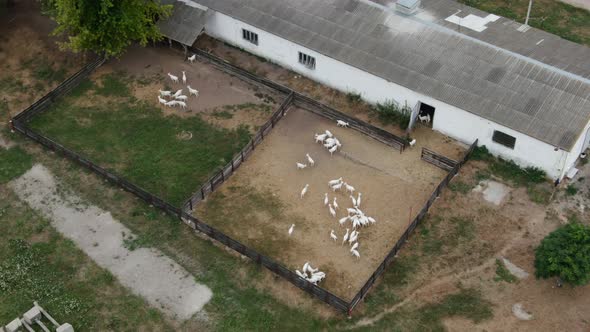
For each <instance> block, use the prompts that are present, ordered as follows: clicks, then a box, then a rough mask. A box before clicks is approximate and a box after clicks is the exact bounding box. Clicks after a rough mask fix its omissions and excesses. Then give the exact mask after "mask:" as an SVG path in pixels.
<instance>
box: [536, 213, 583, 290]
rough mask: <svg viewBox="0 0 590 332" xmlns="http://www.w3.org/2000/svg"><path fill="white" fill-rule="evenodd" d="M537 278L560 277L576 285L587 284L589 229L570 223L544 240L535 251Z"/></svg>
mask: <svg viewBox="0 0 590 332" xmlns="http://www.w3.org/2000/svg"><path fill="white" fill-rule="evenodd" d="M535 275H536V276H537V278H549V277H560V278H561V279H562V280H563V281H564V282H567V283H569V284H572V285H575V286H578V285H584V284H587V283H588V281H590V227H588V226H585V225H582V224H580V223H577V222H571V223H569V224H567V225H565V226H562V227H560V228H558V229H557V230H555V231H553V232H552V233H550V234H549V235H547V237H545V238H544V239H543V240H542V241H541V244H540V245H539V247H537V249H535Z"/></svg>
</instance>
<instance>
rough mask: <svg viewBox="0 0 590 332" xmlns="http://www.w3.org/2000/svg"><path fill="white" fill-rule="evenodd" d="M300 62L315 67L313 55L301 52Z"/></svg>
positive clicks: (308, 66) (311, 67) (310, 67)
mask: <svg viewBox="0 0 590 332" xmlns="http://www.w3.org/2000/svg"><path fill="white" fill-rule="evenodd" d="M299 63H300V64H302V65H304V66H305V67H307V68H309V69H315V58H314V57H312V56H311V55H307V54H305V53H301V52H299Z"/></svg>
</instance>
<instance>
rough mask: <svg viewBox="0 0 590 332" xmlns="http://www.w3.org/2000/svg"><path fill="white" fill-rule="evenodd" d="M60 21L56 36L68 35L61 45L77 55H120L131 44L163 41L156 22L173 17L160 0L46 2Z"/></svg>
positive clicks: (49, 9)
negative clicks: (81, 52)
mask: <svg viewBox="0 0 590 332" xmlns="http://www.w3.org/2000/svg"><path fill="white" fill-rule="evenodd" d="M44 2H45V3H44V7H45V8H46V9H47V11H48V13H49V14H50V15H51V16H52V17H53V19H54V20H55V21H56V22H57V24H58V26H57V28H56V29H55V31H54V33H55V34H57V35H65V36H67V37H68V39H67V41H65V42H63V43H61V46H62V47H64V48H67V49H70V50H72V51H75V52H79V51H93V52H96V53H99V54H104V55H106V56H109V57H110V56H118V55H120V54H121V53H123V52H124V51H125V49H126V48H127V47H128V46H129V45H130V44H131V43H132V42H139V43H140V44H141V45H146V44H147V43H148V42H149V41H152V40H158V39H159V38H161V35H160V32H159V30H158V27H157V26H156V20H157V19H158V18H165V17H167V16H169V15H170V12H171V10H172V6H170V5H162V4H160V3H159V2H158V1H157V0H44Z"/></svg>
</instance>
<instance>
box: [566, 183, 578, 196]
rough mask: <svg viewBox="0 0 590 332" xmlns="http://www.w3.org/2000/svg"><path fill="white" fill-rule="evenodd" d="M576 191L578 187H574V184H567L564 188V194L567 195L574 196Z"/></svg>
mask: <svg viewBox="0 0 590 332" xmlns="http://www.w3.org/2000/svg"><path fill="white" fill-rule="evenodd" d="M577 193H578V188H576V186H574V185H573V184H570V185H568V186H567V188H565V194H566V195H568V196H574V195H575V194H577Z"/></svg>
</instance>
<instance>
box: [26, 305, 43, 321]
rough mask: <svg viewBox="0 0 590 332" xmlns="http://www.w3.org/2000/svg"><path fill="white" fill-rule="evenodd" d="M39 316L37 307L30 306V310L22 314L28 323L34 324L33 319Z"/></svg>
mask: <svg viewBox="0 0 590 332" xmlns="http://www.w3.org/2000/svg"><path fill="white" fill-rule="evenodd" d="M41 318H42V317H41V310H39V308H37V307H32V308H31V310H29V311H27V312H25V313H24V315H23V319H24V320H25V322H27V323H29V324H34V323H35V321H37V320H39V319H41Z"/></svg>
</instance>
